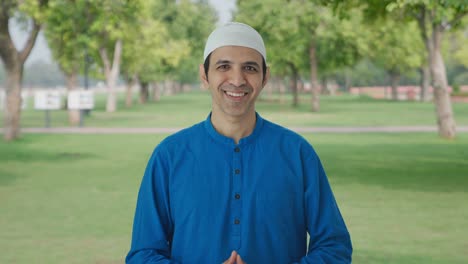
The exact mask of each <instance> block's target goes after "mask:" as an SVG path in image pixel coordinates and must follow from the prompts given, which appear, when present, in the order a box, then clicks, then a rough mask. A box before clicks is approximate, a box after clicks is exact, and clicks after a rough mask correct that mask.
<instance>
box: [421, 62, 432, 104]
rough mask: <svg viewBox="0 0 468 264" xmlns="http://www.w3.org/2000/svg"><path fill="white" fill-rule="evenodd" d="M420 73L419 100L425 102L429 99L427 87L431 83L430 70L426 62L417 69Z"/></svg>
mask: <svg viewBox="0 0 468 264" xmlns="http://www.w3.org/2000/svg"><path fill="white" fill-rule="evenodd" d="M419 71H420V73H421V80H420V87H421V91H420V100H421V101H423V102H427V101H429V100H430V94H429V88H430V85H431V71H430V69H429V66H428V65H427V63H425V64H424V65H423V66H421V68H420V69H419Z"/></svg>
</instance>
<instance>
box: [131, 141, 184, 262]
mask: <svg viewBox="0 0 468 264" xmlns="http://www.w3.org/2000/svg"><path fill="white" fill-rule="evenodd" d="M168 173H169V169H168V165H167V159H165V157H164V155H162V151H160V150H158V148H156V150H155V151H154V153H153V155H152V156H151V158H150V160H149V162H148V165H147V167H146V170H145V174H144V176H143V179H142V182H141V186H140V191H139V193H138V200H137V205H136V211H135V218H134V221H133V232H132V242H131V248H130V251H129V252H128V255H127V257H126V259H125V262H126V263H161V264H162V263H164V264H168V263H177V262H174V261H172V260H170V252H171V250H170V247H171V238H172V233H173V224H172V219H171V213H170V205H169V184H168V179H169V175H168Z"/></svg>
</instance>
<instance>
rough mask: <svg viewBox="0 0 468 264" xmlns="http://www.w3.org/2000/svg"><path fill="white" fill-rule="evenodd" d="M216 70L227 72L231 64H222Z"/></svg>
mask: <svg viewBox="0 0 468 264" xmlns="http://www.w3.org/2000/svg"><path fill="white" fill-rule="evenodd" d="M216 69H218V70H220V71H226V70H228V69H229V64H221V65H219V66H218V67H217V68H216Z"/></svg>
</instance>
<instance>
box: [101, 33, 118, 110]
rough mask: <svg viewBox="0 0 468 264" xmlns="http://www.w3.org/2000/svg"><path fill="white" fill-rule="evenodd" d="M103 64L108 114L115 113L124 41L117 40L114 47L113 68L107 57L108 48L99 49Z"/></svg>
mask: <svg viewBox="0 0 468 264" xmlns="http://www.w3.org/2000/svg"><path fill="white" fill-rule="evenodd" d="M99 54H100V55H101V59H102V62H103V64H104V72H105V75H106V85H107V93H108V94H107V103H106V112H115V111H116V110H117V94H116V91H115V85H116V83H117V78H118V77H119V72H120V58H121V55H122V40H120V39H119V40H117V41H116V42H115V47H114V57H113V59H112V66H111V64H110V60H109V57H108V56H107V51H106V48H104V47H101V48H100V49H99Z"/></svg>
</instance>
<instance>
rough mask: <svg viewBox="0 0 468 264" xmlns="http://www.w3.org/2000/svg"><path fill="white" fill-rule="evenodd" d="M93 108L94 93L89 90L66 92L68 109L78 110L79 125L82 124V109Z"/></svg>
mask: <svg viewBox="0 0 468 264" xmlns="http://www.w3.org/2000/svg"><path fill="white" fill-rule="evenodd" d="M93 108H94V94H93V92H92V91H90V90H76V91H70V92H68V109H72V110H80V112H81V113H80V126H83V112H84V110H91V109H93Z"/></svg>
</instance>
